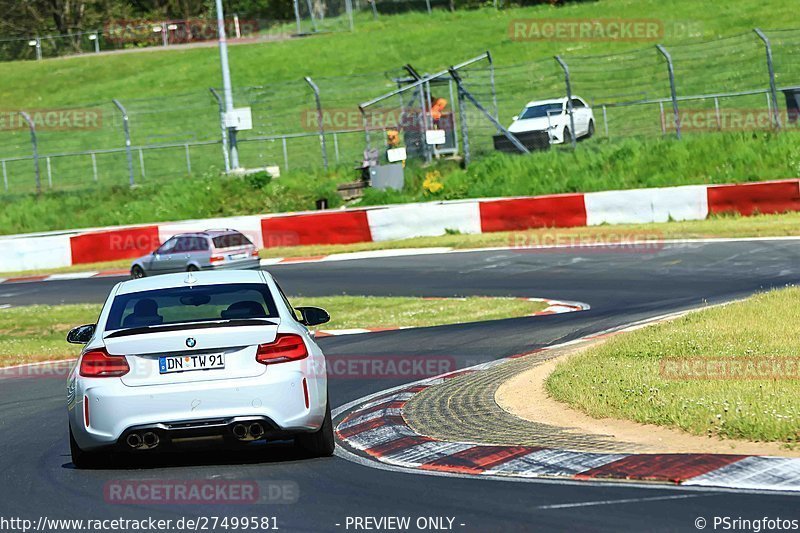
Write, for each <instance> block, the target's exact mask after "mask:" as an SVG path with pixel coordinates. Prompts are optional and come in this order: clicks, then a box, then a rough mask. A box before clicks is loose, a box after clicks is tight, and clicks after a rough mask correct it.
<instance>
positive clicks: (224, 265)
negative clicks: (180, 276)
mask: <svg viewBox="0 0 800 533" xmlns="http://www.w3.org/2000/svg"><path fill="white" fill-rule="evenodd" d="M260 265H261V263H260V260H259V257H258V248H256V246H255V245H254V244H253V243H252V241H250V239H248V238H247V237H246V236H245V235H243V234H242V233H240V232H238V231H236V230H232V229H216V230H206V231H201V232H197V233H182V234H180V235H175V236H174V237H172V238H171V239H169V240H168V241H167V242H165V243H164V244H162V245H161V246H159V247H158V249H157V250H155V251H154V252H152V253H150V254H148V255H145V256H142V257H140V258H138V259H136V260H134V261H133V263H132V264H131V277H132V278H134V279H138V278H143V277H145V276H154V275H157V274H173V273H176V272H194V271H198V270H254V269H257V268H259V267H260Z"/></svg>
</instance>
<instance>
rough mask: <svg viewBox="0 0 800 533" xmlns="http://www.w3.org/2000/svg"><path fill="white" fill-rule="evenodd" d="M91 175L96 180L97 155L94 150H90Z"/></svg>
mask: <svg viewBox="0 0 800 533" xmlns="http://www.w3.org/2000/svg"><path fill="white" fill-rule="evenodd" d="M92 175H93V176H94V181H95V182H96V181H97V156H96V155H95V153H94V152H92Z"/></svg>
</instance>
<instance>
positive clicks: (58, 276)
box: [45, 272, 99, 281]
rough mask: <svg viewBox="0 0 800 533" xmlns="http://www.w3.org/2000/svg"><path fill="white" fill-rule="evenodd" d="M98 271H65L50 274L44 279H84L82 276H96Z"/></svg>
mask: <svg viewBox="0 0 800 533" xmlns="http://www.w3.org/2000/svg"><path fill="white" fill-rule="evenodd" d="M97 274H99V272H66V273H64V274H53V275H51V276H47V278H45V281H56V280H62V279H84V278H91V277H93V276H96V275H97Z"/></svg>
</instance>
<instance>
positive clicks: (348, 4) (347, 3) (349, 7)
mask: <svg viewBox="0 0 800 533" xmlns="http://www.w3.org/2000/svg"><path fill="white" fill-rule="evenodd" d="M344 9H345V11H346V12H347V20H348V21H349V22H350V31H355V29H356V25H355V23H354V22H353V1H352V0H344Z"/></svg>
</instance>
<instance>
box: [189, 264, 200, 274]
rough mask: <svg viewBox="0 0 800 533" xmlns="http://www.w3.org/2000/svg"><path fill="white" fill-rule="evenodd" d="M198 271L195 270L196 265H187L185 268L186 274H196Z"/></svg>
mask: <svg viewBox="0 0 800 533" xmlns="http://www.w3.org/2000/svg"><path fill="white" fill-rule="evenodd" d="M198 270H200V269H199V268H197V265H189V266H187V267H186V272H197V271H198Z"/></svg>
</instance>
